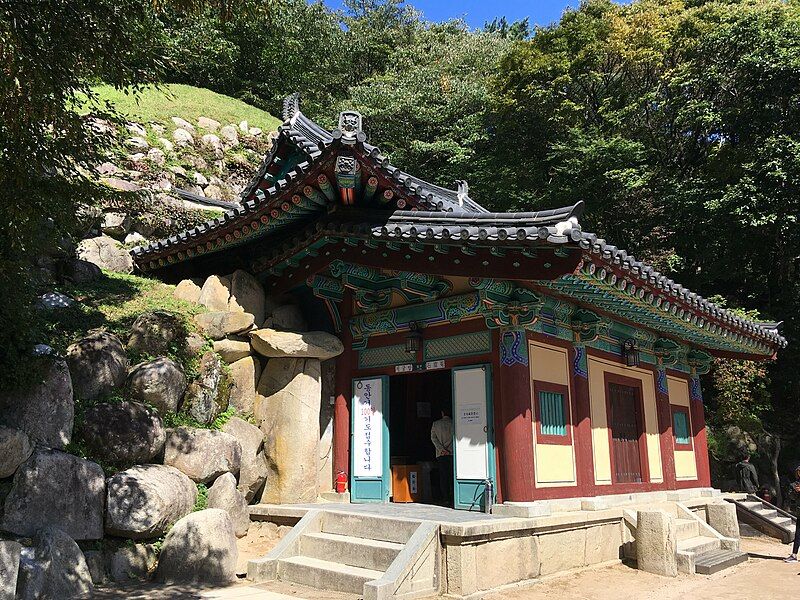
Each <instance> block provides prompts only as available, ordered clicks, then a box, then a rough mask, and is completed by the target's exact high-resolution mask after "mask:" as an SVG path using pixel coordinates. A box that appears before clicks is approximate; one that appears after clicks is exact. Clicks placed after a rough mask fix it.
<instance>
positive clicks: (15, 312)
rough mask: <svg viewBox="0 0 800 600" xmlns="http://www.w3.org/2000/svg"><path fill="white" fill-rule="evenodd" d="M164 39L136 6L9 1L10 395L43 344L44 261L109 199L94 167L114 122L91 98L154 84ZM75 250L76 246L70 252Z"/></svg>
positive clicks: (4, 352) (2, 315)
mask: <svg viewBox="0 0 800 600" xmlns="http://www.w3.org/2000/svg"><path fill="white" fill-rule="evenodd" d="M159 32H160V29H159V28H158V26H157V22H156V21H155V19H154V18H153V14H152V12H151V8H150V6H149V5H148V4H143V3H141V2H136V1H134V0H46V1H41V2H28V1H5V0H3V1H0V69H1V70H2V76H0V206H1V207H2V213H3V218H2V219H0V306H2V307H3V310H2V311H0V364H2V365H3V368H2V369H0V385H6V384H7V383H8V382H9V380H12V379H15V378H17V379H19V378H21V377H22V372H23V370H24V367H25V366H26V365H28V364H29V363H30V360H29V359H28V356H29V355H30V353H31V350H32V348H31V346H32V344H33V343H34V342H35V341H38V340H36V328H35V313H34V309H33V301H34V296H35V294H36V292H37V284H38V281H37V278H36V275H37V269H36V268H35V267H36V263H37V261H41V260H44V259H45V257H46V256H47V255H48V254H50V253H52V252H53V251H54V249H55V248H56V247H57V246H58V245H59V244H60V243H62V240H65V239H69V237H70V236H71V234H72V233H73V232H74V230H75V227H76V225H77V224H78V222H79V219H76V215H77V213H78V212H79V209H80V208H81V207H83V206H88V205H91V204H93V203H94V202H95V201H96V200H97V199H98V198H99V197H101V196H102V195H104V194H105V193H106V191H105V188H104V187H102V186H100V185H99V184H98V183H97V180H96V178H95V177H94V176H93V166H94V165H96V164H97V163H98V161H99V159H100V158H101V157H102V156H103V153H104V151H105V150H106V149H107V148H108V142H109V140H108V138H107V137H106V136H105V135H104V133H103V128H102V127H100V126H98V123H97V122H94V123H93V122H92V121H91V119H88V118H86V117H81V116H79V115H78V113H77V112H76V111H75V110H74V109H75V107H76V105H77V104H79V103H84V102H85V101H86V98H87V97H88V107H89V109H90V111H91V112H92V113H95V114H102V113H106V116H108V115H107V113H108V112H109V111H108V110H107V107H104V106H101V105H100V104H99V103H98V102H97V100H96V98H95V97H94V96H93V94H92V93H91V90H90V87H89V85H90V83H91V82H92V81H94V80H97V79H100V78H102V79H103V80H104V81H107V82H109V83H111V84H113V85H117V86H123V85H130V84H138V83H142V82H147V81H150V80H152V79H153V77H154V75H155V73H156V72H157V71H158V69H159V67H160V61H159V59H158V56H159V51H158V49H159V43H160V33H159ZM67 245H68V243H67Z"/></svg>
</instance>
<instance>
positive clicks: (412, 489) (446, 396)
mask: <svg viewBox="0 0 800 600" xmlns="http://www.w3.org/2000/svg"><path fill="white" fill-rule="evenodd" d="M389 388H390V393H389V402H390V407H389V415H390V418H389V453H390V464H391V471H392V501H393V502H423V503H427V504H440V505H448V506H451V507H452V506H453V501H452V496H453V491H452V489H453V483H452V457H451V458H450V461H451V462H450V467H449V468H450V472H449V482H450V483H449V486H448V485H447V484H445V485H444V486H443V485H442V483H443V481H442V469H443V468H444V473H445V477H444V480H445V481H447V479H448V473H447V463H446V462H444V464H443V461H437V459H436V450H435V448H434V444H433V442H431V427H432V426H433V423H434V422H435V421H437V420H438V419H440V418H441V416H442V412H443V411H444V412H446V413H447V414H448V415H452V404H453V384H452V379H451V372H450V371H449V370H442V371H430V372H423V373H410V374H407V375H395V376H393V377H391V378H390V382H389ZM443 487H444V489H442V488H443ZM448 492H449V493H448Z"/></svg>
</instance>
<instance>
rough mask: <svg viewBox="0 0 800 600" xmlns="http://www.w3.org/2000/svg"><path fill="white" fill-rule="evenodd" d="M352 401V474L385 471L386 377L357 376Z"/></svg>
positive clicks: (367, 475)
mask: <svg viewBox="0 0 800 600" xmlns="http://www.w3.org/2000/svg"><path fill="white" fill-rule="evenodd" d="M353 405H354V407H355V413H354V415H353V475H354V476H355V477H381V476H382V475H383V380H382V379H380V378H375V379H358V380H356V384H355V398H354V402H353Z"/></svg>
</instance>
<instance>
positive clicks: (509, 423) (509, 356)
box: [494, 328, 535, 502]
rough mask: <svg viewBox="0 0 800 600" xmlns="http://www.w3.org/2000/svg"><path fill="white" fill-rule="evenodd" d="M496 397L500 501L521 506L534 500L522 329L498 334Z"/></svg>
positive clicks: (527, 371)
mask: <svg viewBox="0 0 800 600" xmlns="http://www.w3.org/2000/svg"><path fill="white" fill-rule="evenodd" d="M499 350H500V361H499V373H498V374H497V376H498V377H499V379H500V386H499V389H500V397H499V398H495V399H494V406H495V407H496V408H499V410H500V414H501V430H500V432H499V433H500V435H501V436H502V438H503V439H502V448H503V462H502V468H503V471H502V472H503V499H504V500H510V501H514V502H524V501H530V500H533V499H534V493H535V485H534V477H533V418H532V415H531V374H530V366H529V362H528V338H527V334H526V332H525V330H524V329H521V328H517V329H510V330H506V331H502V332H500V334H499Z"/></svg>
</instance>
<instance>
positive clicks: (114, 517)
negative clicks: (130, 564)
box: [105, 465, 197, 539]
mask: <svg viewBox="0 0 800 600" xmlns="http://www.w3.org/2000/svg"><path fill="white" fill-rule="evenodd" d="M196 500H197V486H196V485H195V484H194V483H193V482H192V480H191V479H189V478H188V477H187V476H186V475H184V474H183V473H181V472H180V471H179V470H178V469H176V468H175V467H171V466H168V465H138V466H135V467H131V468H130V469H127V470H125V471H121V472H119V473H115V474H114V475H113V476H112V477H110V478H109V479H108V498H107V507H106V519H105V527H106V533H108V534H109V535H117V536H120V537H126V538H133V539H147V538H154V537H158V536H160V535H162V534H163V533H164V532H165V531H166V530H167V529H169V527H170V525H172V524H173V523H175V521H177V520H178V519H180V518H181V517H183V516H185V515H188V514H189V513H190V512H192V509H193V508H194V503H195V501H196Z"/></svg>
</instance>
